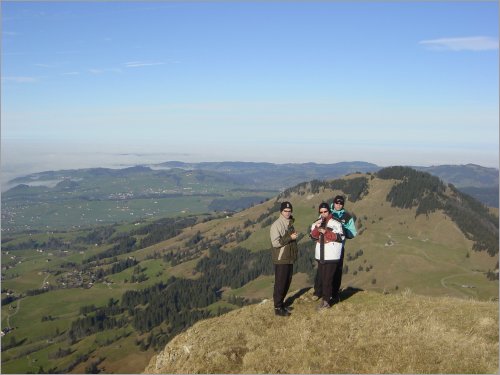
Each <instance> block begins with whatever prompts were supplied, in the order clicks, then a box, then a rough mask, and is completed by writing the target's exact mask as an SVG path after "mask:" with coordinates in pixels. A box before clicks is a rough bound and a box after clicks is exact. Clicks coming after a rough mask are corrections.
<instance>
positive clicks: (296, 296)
mask: <svg viewBox="0 0 500 375" xmlns="http://www.w3.org/2000/svg"><path fill="white" fill-rule="evenodd" d="M309 289H311V287H310V286H308V287H307V288H302V289H300V290H299V291H298V292H297V293H295V294H294V295H293V296H290V297H288V298H287V299H286V300H285V302H284V305H285V307H288V306H291V305H292V303H294V302H295V300H296V299H297V298H299V297H300V296H301V295H303V294H304V293H306V292H307V291H308V290H309Z"/></svg>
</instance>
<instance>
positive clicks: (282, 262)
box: [270, 202, 298, 316]
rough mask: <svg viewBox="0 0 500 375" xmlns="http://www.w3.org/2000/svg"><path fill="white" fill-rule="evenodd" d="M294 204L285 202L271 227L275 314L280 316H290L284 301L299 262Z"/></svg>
mask: <svg viewBox="0 0 500 375" xmlns="http://www.w3.org/2000/svg"><path fill="white" fill-rule="evenodd" d="M292 211H293V208H292V204H291V203H290V202H283V203H281V205H280V216H279V217H278V219H277V220H276V221H275V222H274V223H273V224H272V225H271V230H270V236H271V244H272V247H273V248H272V259H273V263H274V292H273V300H274V313H275V314H276V315H278V316H289V315H290V311H289V309H288V308H287V307H285V304H284V300H285V297H286V294H287V293H288V289H290V284H291V283H292V275H293V263H294V262H295V261H296V260H297V254H298V248H297V232H296V231H295V228H294V227H293V223H294V218H293V216H292Z"/></svg>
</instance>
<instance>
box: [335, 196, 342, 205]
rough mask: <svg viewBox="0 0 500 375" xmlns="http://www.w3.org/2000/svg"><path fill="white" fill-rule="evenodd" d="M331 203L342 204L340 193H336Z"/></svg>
mask: <svg viewBox="0 0 500 375" xmlns="http://www.w3.org/2000/svg"><path fill="white" fill-rule="evenodd" d="M333 203H340V204H341V205H344V197H343V196H342V195H337V196H336V197H335V198H334V199H333Z"/></svg>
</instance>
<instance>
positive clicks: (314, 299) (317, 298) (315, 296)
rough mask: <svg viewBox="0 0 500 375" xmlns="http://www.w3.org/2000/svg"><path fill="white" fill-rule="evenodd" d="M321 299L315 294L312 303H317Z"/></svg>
mask: <svg viewBox="0 0 500 375" xmlns="http://www.w3.org/2000/svg"><path fill="white" fill-rule="evenodd" d="M320 299H321V296H318V295H316V294H314V295H313V301H319V300H320Z"/></svg>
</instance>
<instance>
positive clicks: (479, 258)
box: [2, 174, 498, 373]
mask: <svg viewBox="0 0 500 375" xmlns="http://www.w3.org/2000/svg"><path fill="white" fill-rule="evenodd" d="M397 184H398V181H396V180H394V179H381V178H379V177H377V176H376V175H371V174H352V175H350V176H346V177H344V178H342V179H339V180H333V181H317V180H313V181H311V182H307V183H302V184H299V185H297V186H296V187H294V188H291V189H287V190H285V191H283V192H282V193H281V194H280V195H279V196H278V197H276V198H273V199H270V200H267V201H265V202H263V203H261V204H257V205H255V206H253V207H251V208H248V209H246V210H243V211H241V212H237V213H234V214H228V215H226V214H219V215H201V216H197V217H194V216H184V217H179V218H176V219H167V218H166V219H162V220H140V221H137V222H135V223H134V224H123V225H110V226H101V227H95V228H92V229H87V230H83V229H80V230H72V231H59V232H56V231H50V232H49V231H47V232H24V233H17V234H9V236H8V237H6V236H4V237H3V238H2V329H4V330H5V329H10V330H7V335H6V336H4V337H3V338H2V372H3V373H28V372H41V371H49V370H52V371H51V372H65V373H70V372H71V373H82V372H90V371H91V370H96V369H99V370H100V371H101V372H106V373H135V372H140V371H142V369H143V368H144V367H145V366H146V364H147V362H148V361H149V359H150V357H151V356H152V355H153V353H154V352H155V350H159V349H161V348H163V347H164V345H165V343H166V342H167V341H168V340H170V339H171V338H172V337H175V335H177V334H178V333H179V332H180V331H182V330H183V329H185V328H187V327H189V326H191V325H192V324H194V322H196V321H197V320H199V319H203V318H206V317H209V316H217V315H219V314H223V313H225V312H227V311H230V310H233V309H238V308H239V307H240V306H241V305H243V304H245V303H246V304H248V303H252V302H255V301H261V300H263V299H270V298H272V287H273V284H272V283H273V273H272V267H271V261H270V252H269V246H270V244H269V228H270V225H271V223H272V221H273V220H274V219H276V218H277V216H278V207H279V202H280V201H282V200H290V201H291V202H292V203H293V206H294V216H295V218H296V225H295V226H296V228H297V229H298V230H299V232H300V233H301V236H300V241H299V247H300V248H301V249H302V251H301V257H300V259H299V262H298V264H297V272H298V273H296V274H295V275H294V277H293V283H292V290H299V289H302V288H307V287H310V286H311V285H312V283H311V281H310V279H309V277H310V276H311V275H313V274H314V268H313V266H314V264H315V262H314V260H313V259H312V254H313V248H314V243H313V242H312V241H311V240H310V239H309V237H308V231H309V226H310V224H311V222H312V221H313V220H314V219H315V218H316V217H317V207H318V205H319V203H321V202H322V201H328V202H331V201H332V199H333V197H334V196H335V195H337V194H339V193H342V194H345V195H346V196H347V197H348V200H347V203H346V208H347V209H348V210H349V211H351V212H352V213H353V214H354V215H355V216H356V217H357V221H356V222H357V227H358V232H359V235H358V236H357V237H356V238H354V239H352V240H349V241H348V242H347V245H346V249H347V251H346V260H345V266H346V267H347V272H346V273H345V274H344V278H343V286H344V287H345V288H347V287H351V288H356V289H360V290H365V291H370V292H371V291H376V292H380V293H378V294H377V295H380V296H382V295H387V294H390V295H393V296H394V297H396V296H398V295H400V294H401V293H402V292H403V291H405V290H406V289H411V290H412V291H413V292H414V293H415V294H421V295H426V296H438V297H460V298H462V299H464V300H469V299H473V300H475V301H483V302H488V301H492V300H493V301H496V302H495V304H496V305H498V279H497V278H495V277H491V276H492V275H493V276H495V275H498V211H492V212H493V214H495V215H496V221H497V225H496V229H495V226H494V225H493V224H491V221H488V220H490V219H488V220H486V219H485V220H484V222H483V220H482V219H481V220H478V221H477V222H476V223H474V225H475V226H476V227H477V228H478V229H481V230H484V231H485V232H483V233H487V235H488V236H489V237H491V238H495V236H496V247H494V246H493V247H492V248H488V249H484V250H479V249H477V248H475V249H474V246H475V243H476V242H475V241H476V237H475V236H476V233H479V232H477V231H471V233H464V232H463V230H462V229H461V227H459V225H458V224H457V222H456V221H454V219H453V218H452V217H451V216H449V215H448V214H447V212H446V210H445V209H436V210H434V211H432V212H428V213H426V214H420V215H417V210H418V209H419V208H418V207H419V206H413V207H410V208H399V207H397V206H394V205H393V203H391V201H390V200H388V199H387V197H388V195H389V194H390V192H391V191H392V189H393V188H394V186H396V185H397ZM443 194H444V195H443V197H441V198H440V199H443V200H446V199H448V197H449V198H450V199H461V200H462V202H463V207H465V208H467V207H468V206H466V205H467V204H468V203H467V202H468V201H467V198H464V197H461V196H458V195H456V194H457V193H455V192H454V191H453V190H452V189H451V188H446V189H445V190H444V193H443ZM457 197H458V198H457ZM416 201H417V203H418V202H419V201H420V200H419V199H417V200H416ZM487 212H489V211H487ZM488 215H489V214H488ZM474 230H476V228H474ZM128 261H133V262H131V264H128V263H127V262H128ZM125 263H127V265H126V266H124V264H125ZM113 267H114V268H113ZM120 267H121V268H120ZM112 269H115V271H113V272H110V270H112ZM172 277H174V278H176V279H172ZM172 280H173V281H172ZM165 285H168V288H165V287H164V286H165ZM155 288H156V289H157V290H156V291H155ZM183 288H184V290H183ZM134 291H137V292H138V293H136V294H134V293H133V292H134ZM183 291H187V293H190V294H189V295H185V293H184V295H183ZM200 291H204V292H203V293H204V294H203V295H201V296H200V295H197V294H198V293H199V292H200ZM369 295H371V294H369ZM125 297H127V298H125ZM142 297H144V299H141V298H142ZM126 300H127V301H126ZM171 301H176V306H175V307H172V306H170V305H169V302H171ZM92 305H94V307H95V308H93V307H92ZM105 311H107V312H106V313H105ZM167 312H168V314H167ZM102 314H104V318H103V315H102ZM162 314H164V315H162ZM98 317H100V318H99V319H101V318H102V321H99V320H98V319H97V318H98ZM92 319H94V321H92V322H90V320H92ZM101 323H102V324H101ZM85 329H87V330H88V332H86V334H85V335H83V332H85Z"/></svg>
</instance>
